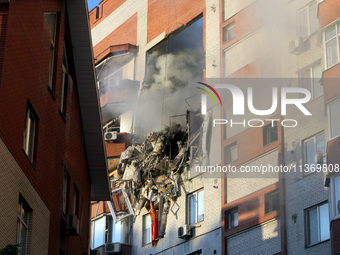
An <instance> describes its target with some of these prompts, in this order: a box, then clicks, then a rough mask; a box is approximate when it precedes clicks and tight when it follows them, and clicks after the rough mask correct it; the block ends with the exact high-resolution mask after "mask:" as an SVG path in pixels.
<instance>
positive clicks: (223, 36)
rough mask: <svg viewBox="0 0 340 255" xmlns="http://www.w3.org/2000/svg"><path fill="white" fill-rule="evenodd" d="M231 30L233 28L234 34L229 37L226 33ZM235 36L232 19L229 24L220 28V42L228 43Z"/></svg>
mask: <svg viewBox="0 0 340 255" xmlns="http://www.w3.org/2000/svg"><path fill="white" fill-rule="evenodd" d="M232 30H234V32H233V34H234V36H233V37H231V38H229V36H228V34H229V32H230V31H232ZM235 38H236V27H235V21H232V22H230V23H229V24H226V25H225V26H223V28H222V42H223V44H226V43H229V42H230V41H231V40H233V39H235ZM224 39H225V40H224Z"/></svg>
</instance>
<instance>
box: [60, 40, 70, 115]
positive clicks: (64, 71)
mask: <svg viewBox="0 0 340 255" xmlns="http://www.w3.org/2000/svg"><path fill="white" fill-rule="evenodd" d="M69 76H70V74H69V63H68V59H67V49H66V44H65V43H64V49H63V61H62V67H61V86H60V106H59V111H60V113H61V114H62V116H63V117H64V118H65V115H66V107H67V89H68V85H69V84H68V83H69V82H68V79H69ZM65 120H66V119H65Z"/></svg>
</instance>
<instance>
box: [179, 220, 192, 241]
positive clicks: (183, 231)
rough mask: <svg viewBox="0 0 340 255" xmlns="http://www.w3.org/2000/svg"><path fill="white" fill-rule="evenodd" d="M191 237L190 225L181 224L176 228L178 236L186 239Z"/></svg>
mask: <svg viewBox="0 0 340 255" xmlns="http://www.w3.org/2000/svg"><path fill="white" fill-rule="evenodd" d="M190 237H191V226H190V225H187V224H185V225H183V226H181V227H179V228H178V238H182V239H188V238H190Z"/></svg>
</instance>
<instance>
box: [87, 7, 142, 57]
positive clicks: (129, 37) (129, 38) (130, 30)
mask: <svg viewBox="0 0 340 255" xmlns="http://www.w3.org/2000/svg"><path fill="white" fill-rule="evenodd" d="M91 29H93V27H91ZM125 43H130V44H133V45H136V44H137V13H135V14H134V15H132V16H131V18H129V19H128V20H126V21H125V22H124V23H123V24H122V25H120V26H119V27H118V28H117V29H116V30H114V31H113V32H112V33H110V34H109V35H108V36H106V37H105V38H104V39H103V40H102V41H101V42H100V43H98V44H97V45H96V46H95V47H93V55H94V57H96V56H97V55H99V54H100V53H101V52H103V51H104V50H105V49H107V48H108V47H109V46H111V45H118V44H125Z"/></svg>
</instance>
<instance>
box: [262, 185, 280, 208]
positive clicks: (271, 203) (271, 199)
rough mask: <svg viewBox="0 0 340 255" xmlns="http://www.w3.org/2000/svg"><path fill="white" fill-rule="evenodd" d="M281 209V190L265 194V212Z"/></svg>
mask: <svg viewBox="0 0 340 255" xmlns="http://www.w3.org/2000/svg"><path fill="white" fill-rule="evenodd" d="M279 209H280V192H279V191H278V190H274V191H272V192H269V193H267V194H265V213H266V214H267V213H271V212H274V211H278V210H279Z"/></svg>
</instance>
